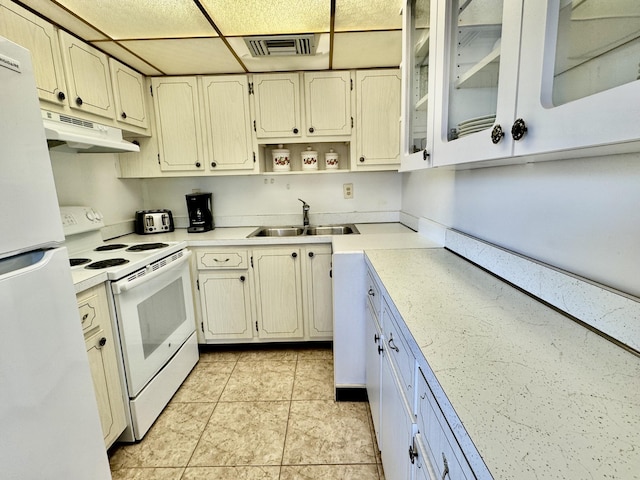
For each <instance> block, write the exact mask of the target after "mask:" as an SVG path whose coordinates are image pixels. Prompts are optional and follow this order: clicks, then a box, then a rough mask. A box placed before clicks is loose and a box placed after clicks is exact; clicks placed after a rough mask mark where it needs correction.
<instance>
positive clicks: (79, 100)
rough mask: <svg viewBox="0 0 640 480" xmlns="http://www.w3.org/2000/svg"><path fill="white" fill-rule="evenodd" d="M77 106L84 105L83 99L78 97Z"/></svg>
mask: <svg viewBox="0 0 640 480" xmlns="http://www.w3.org/2000/svg"><path fill="white" fill-rule="evenodd" d="M76 105H78V106H81V105H82V99H81V98H80V97H76Z"/></svg>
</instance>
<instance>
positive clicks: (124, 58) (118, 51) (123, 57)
mask: <svg viewBox="0 0 640 480" xmlns="http://www.w3.org/2000/svg"><path fill="white" fill-rule="evenodd" d="M91 44H92V45H93V46H94V47H96V48H98V49H100V50H102V51H103V52H105V53H107V54H109V55H111V56H112V57H113V58H115V59H116V60H119V61H121V62H122V63H124V64H126V65H129V66H130V67H131V68H133V69H134V70H137V71H139V72H140V73H142V74H144V75H162V74H163V72H161V71H159V70H156V69H155V68H153V66H152V65H149V64H148V63H146V62H145V61H143V60H141V59H140V58H139V57H137V56H136V55H135V54H133V53H131V52H129V51H128V50H127V49H126V48H124V47H122V46H120V45H118V44H117V43H116V42H91Z"/></svg>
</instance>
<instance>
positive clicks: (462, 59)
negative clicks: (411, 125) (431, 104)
mask: <svg viewBox="0 0 640 480" xmlns="http://www.w3.org/2000/svg"><path fill="white" fill-rule="evenodd" d="M437 16H438V22H437V33H436V35H437V40H436V42H437V45H438V48H437V66H436V68H437V69H438V70H437V71H438V77H437V82H436V86H435V91H436V105H435V118H434V155H433V165H434V166H441V165H452V164H464V163H469V164H471V163H473V162H477V161H483V160H498V161H499V162H498V163H515V162H521V161H530V160H531V161H533V160H536V159H553V158H566V155H567V154H566V151H568V150H573V151H574V154H580V155H590V154H591V155H594V154H605V153H621V152H624V151H629V150H632V149H635V150H637V140H638V139H640V135H639V133H638V130H637V128H636V127H635V125H637V123H638V121H639V120H640V82H638V81H637V77H638V61H637V59H638V58H640V21H639V20H638V18H640V4H639V3H638V2H635V1H632V0H624V1H620V2H607V1H604V0H586V1H578V0H546V1H543V0H540V1H536V2H523V1H522V0H518V1H505V0H470V1H469V0H454V1H444V0H440V1H439V3H438V12H437ZM634 59H636V60H634ZM630 142H636V143H635V144H633V143H630ZM594 147H598V148H594ZM519 157H523V158H519Z"/></svg>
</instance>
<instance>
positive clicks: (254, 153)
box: [253, 152, 256, 163]
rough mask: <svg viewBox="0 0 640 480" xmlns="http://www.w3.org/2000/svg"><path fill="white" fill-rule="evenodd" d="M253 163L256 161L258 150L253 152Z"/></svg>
mask: <svg viewBox="0 0 640 480" xmlns="http://www.w3.org/2000/svg"><path fill="white" fill-rule="evenodd" d="M253 163H256V152H253Z"/></svg>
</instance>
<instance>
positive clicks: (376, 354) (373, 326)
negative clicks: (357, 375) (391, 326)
mask: <svg viewBox="0 0 640 480" xmlns="http://www.w3.org/2000/svg"><path fill="white" fill-rule="evenodd" d="M365 310H366V314H365V321H366V322H367V328H366V343H365V345H366V346H365V365H366V367H365V368H366V384H367V396H368V397H369V407H370V409H371V418H372V420H373V429H374V430H375V432H376V441H377V442H378V446H380V445H381V444H382V441H381V435H380V434H381V425H380V398H381V397H380V395H381V392H380V386H381V372H380V365H381V363H382V361H384V360H383V356H382V354H383V352H384V348H383V347H382V334H381V333H380V330H379V329H378V325H377V322H376V320H375V318H374V316H373V313H372V311H371V306H370V304H369V302H366V303H365Z"/></svg>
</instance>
